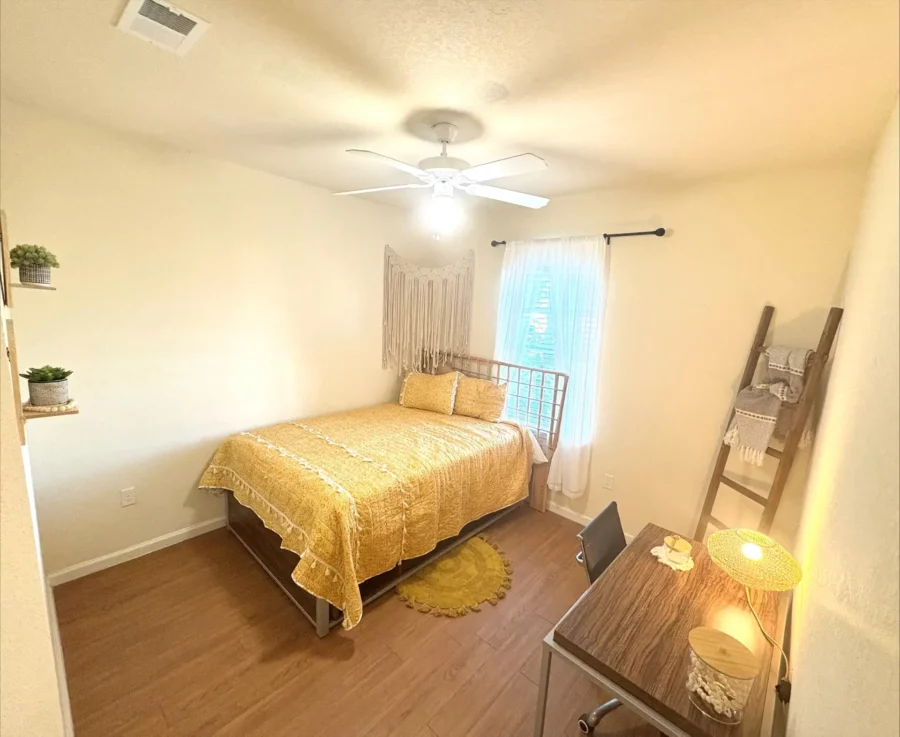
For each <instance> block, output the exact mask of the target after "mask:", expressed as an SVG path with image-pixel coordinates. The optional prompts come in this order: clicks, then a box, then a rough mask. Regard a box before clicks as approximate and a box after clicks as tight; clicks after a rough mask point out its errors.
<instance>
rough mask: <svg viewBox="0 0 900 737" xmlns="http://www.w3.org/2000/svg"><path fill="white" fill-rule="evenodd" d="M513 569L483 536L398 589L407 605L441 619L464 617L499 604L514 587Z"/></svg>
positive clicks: (406, 581)
mask: <svg viewBox="0 0 900 737" xmlns="http://www.w3.org/2000/svg"><path fill="white" fill-rule="evenodd" d="M511 579H512V566H511V565H510V563H509V561H508V560H505V559H504V558H503V555H502V554H501V553H500V550H499V548H497V546H496V545H494V544H493V543H490V542H488V541H487V540H485V539H484V538H483V537H482V536H481V535H478V536H477V537H473V538H470V539H469V540H466V542H464V543H463V544H462V545H459V546H457V547H456V548H454V549H453V550H451V551H450V552H449V553H447V554H446V555H444V556H443V557H442V558H441V559H440V560H437V561H435V562H434V563H432V564H430V565H428V566H426V567H425V568H423V569H422V570H421V571H419V572H418V573H416V574H415V575H413V576H410V577H409V578H408V579H406V580H405V581H404V582H403V583H401V584H399V585H398V586H397V594H398V595H399V596H400V598H401V599H402V600H403V601H405V602H406V606H408V607H410V608H411V609H415V610H416V611H419V612H424V613H430V614H434V615H435V616H437V617H461V616H463V615H464V614H468V613H469V612H478V611H481V604H483V603H484V602H486V601H488V602H490V603H491V604H497V602H499V601H500V599H502V598H503V597H504V596H506V592H507V590H509V588H510V586H511V585H512V580H511Z"/></svg>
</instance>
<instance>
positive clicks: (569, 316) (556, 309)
mask: <svg viewBox="0 0 900 737" xmlns="http://www.w3.org/2000/svg"><path fill="white" fill-rule="evenodd" d="M604 264H605V250H604V245H603V241H601V240H600V238H598V237H596V236H588V237H579V238H551V239H547V240H535V241H513V242H511V243H509V244H508V245H507V246H506V253H505V254H504V256H503V276H502V280H501V285H500V306H499V310H498V318H497V341H496V345H495V349H494V353H495V356H496V357H497V358H498V359H499V360H501V361H508V362H510V363H518V364H521V365H524V366H534V367H535V368H547V369H553V370H555V371H564V372H565V373H567V374H568V375H569V386H568V392H567V394H566V405H565V410H564V412H563V421H562V428H561V430H560V439H559V446H558V447H557V449H556V453H555V454H554V456H553V459H552V460H551V462H550V478H549V482H548V483H549V486H550V488H551V489H553V490H554V491H561V492H562V493H563V494H565V495H566V496H569V497H578V496H581V495H582V494H583V493H584V491H585V489H586V488H587V483H588V467H589V464H590V459H591V445H592V442H593V439H594V428H595V425H596V417H597V383H598V374H599V364H600V337H601V336H600V328H601V324H602V323H601V320H602V308H603V285H604V279H605V275H604V273H603V270H604Z"/></svg>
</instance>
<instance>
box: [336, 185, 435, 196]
mask: <svg viewBox="0 0 900 737" xmlns="http://www.w3.org/2000/svg"><path fill="white" fill-rule="evenodd" d="M430 186H431V185H430V184H395V185H393V186H391V187H371V188H370V189H353V190H351V191H349V192H332V194H335V195H345V194H365V193H366V192H386V191H387V190H389V189H422V188H423V187H430Z"/></svg>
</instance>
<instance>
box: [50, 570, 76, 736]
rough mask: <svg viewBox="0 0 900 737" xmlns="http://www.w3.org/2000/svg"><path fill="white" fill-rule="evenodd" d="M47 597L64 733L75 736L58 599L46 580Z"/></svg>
mask: <svg viewBox="0 0 900 737" xmlns="http://www.w3.org/2000/svg"><path fill="white" fill-rule="evenodd" d="M44 587H45V589H46V591H45V595H46V597H47V614H48V616H49V619H50V641H51V642H52V643H53V659H54V660H55V661H56V681H57V687H58V688H59V706H60V709H61V710H62V718H63V735H64V737H75V726H74V724H73V723H72V704H71V702H70V701H69V684H68V681H67V680H66V661H65V659H64V658H63V649H62V641H61V640H60V636H59V620H58V619H57V617H56V599H55V598H54V597H53V590H52V589H51V588H50V584H49V582H47V581H45V582H44Z"/></svg>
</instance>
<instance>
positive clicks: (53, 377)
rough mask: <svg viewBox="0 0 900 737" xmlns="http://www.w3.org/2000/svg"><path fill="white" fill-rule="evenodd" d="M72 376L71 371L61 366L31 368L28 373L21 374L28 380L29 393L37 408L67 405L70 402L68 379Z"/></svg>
mask: <svg viewBox="0 0 900 737" xmlns="http://www.w3.org/2000/svg"><path fill="white" fill-rule="evenodd" d="M71 375H72V372H71V371H68V370H67V369H64V368H60V367H59V366H42V367H41V368H30V369H28V372H27V373H24V374H19V376H21V377H22V378H23V379H28V393H29V394H30V395H31V403H32V404H33V405H34V406H35V407H47V406H49V405H51V404H66V402H68V401H69V381H68V379H69V376H71Z"/></svg>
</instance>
